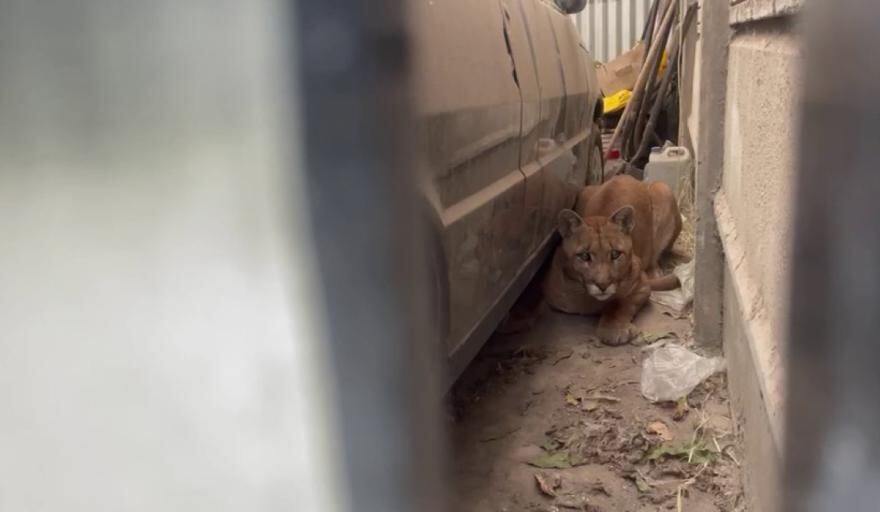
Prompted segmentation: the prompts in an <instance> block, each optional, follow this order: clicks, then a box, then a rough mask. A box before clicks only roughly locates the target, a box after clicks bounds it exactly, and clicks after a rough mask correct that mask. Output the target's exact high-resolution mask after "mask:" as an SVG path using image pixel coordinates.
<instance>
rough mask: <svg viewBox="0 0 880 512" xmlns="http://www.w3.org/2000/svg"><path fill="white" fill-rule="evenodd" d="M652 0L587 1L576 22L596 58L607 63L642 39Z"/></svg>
mask: <svg viewBox="0 0 880 512" xmlns="http://www.w3.org/2000/svg"><path fill="white" fill-rule="evenodd" d="M650 8H651V0H587V6H586V7H585V8H584V10H583V11H582V12H581V13H580V14H578V15H577V17H576V19H575V23H576V24H577V26H578V28H579V29H580V31H581V38H583V41H584V44H585V45H586V47H587V49H588V50H590V53H592V54H593V57H594V58H595V59H596V60H598V61H602V62H607V61H609V60H611V59H613V58H614V57H617V56H618V55H620V54H621V53H623V52H625V51H626V50H628V49H630V48H631V47H632V45H634V44H635V43H636V41H638V40H639V39H640V38H641V37H642V28H644V26H645V18H646V17H647V16H648V10H649V9H650Z"/></svg>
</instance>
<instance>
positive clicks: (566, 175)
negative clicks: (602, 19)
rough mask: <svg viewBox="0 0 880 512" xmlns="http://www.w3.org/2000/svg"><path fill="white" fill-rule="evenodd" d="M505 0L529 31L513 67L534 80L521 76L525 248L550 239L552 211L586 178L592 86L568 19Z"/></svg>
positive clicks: (527, 1)
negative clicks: (529, 75)
mask: <svg viewBox="0 0 880 512" xmlns="http://www.w3.org/2000/svg"><path fill="white" fill-rule="evenodd" d="M508 1H510V2H513V3H515V4H516V8H517V14H518V17H519V21H518V22H517V23H516V25H517V26H519V25H521V26H522V27H523V30H524V31H525V33H526V34H527V38H526V40H525V43H526V44H527V45H528V46H527V48H525V49H524V50H520V49H515V51H514V55H515V56H517V57H519V58H520V59H519V60H521V61H522V65H518V66H517V69H519V70H524V69H525V68H527V67H528V68H530V70H531V71H532V73H533V75H534V80H533V81H534V84H535V86H534V88H532V87H531V82H522V84H523V85H526V87H523V88H522V95H523V123H522V131H523V145H522V149H521V168H522V170H523V173H524V176H525V179H526V211H527V214H526V216H527V220H528V236H529V249H530V251H535V250H537V249H538V248H540V247H541V246H542V245H543V244H545V243H547V242H548V239H549V237H550V236H552V234H553V231H554V229H555V225H556V215H557V214H558V212H559V211H560V210H561V209H563V208H568V207H571V206H572V204H573V202H574V199H575V197H576V194H577V192H578V191H579V190H580V188H581V187H583V186H584V184H585V183H586V177H587V162H588V161H589V159H588V153H589V151H588V146H589V141H590V138H591V136H594V134H593V133H592V130H591V126H592V122H591V114H592V110H593V109H592V103H594V102H595V99H593V98H591V92H592V94H593V95H595V91H591V87H590V83H589V79H588V76H587V74H588V69H587V68H586V63H585V59H584V54H582V53H580V49H579V48H578V42H579V39H580V38H579V36H578V34H577V29H576V27H575V26H574V24H573V23H572V22H571V20H570V19H568V18H567V16H565V15H564V14H562V13H561V12H560V11H559V10H558V9H556V8H555V7H554V6H552V5H550V4H549V3H546V2H542V1H540V0H508ZM514 40H515V41H516V39H514Z"/></svg>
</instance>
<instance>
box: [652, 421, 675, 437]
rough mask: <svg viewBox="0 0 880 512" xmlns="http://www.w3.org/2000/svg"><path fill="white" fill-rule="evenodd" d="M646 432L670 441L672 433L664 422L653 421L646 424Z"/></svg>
mask: <svg viewBox="0 0 880 512" xmlns="http://www.w3.org/2000/svg"><path fill="white" fill-rule="evenodd" d="M648 432H650V433H652V434H657V435H658V436H659V437H660V439H662V440H664V441H672V439H673V437H674V436H673V435H672V432H671V431H670V430H669V427H668V426H667V425H666V423H663V422H662V421H655V422H652V423H651V424H649V425H648Z"/></svg>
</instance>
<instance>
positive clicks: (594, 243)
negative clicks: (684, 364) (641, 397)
mask: <svg viewBox="0 0 880 512" xmlns="http://www.w3.org/2000/svg"><path fill="white" fill-rule="evenodd" d="M576 210H577V211H576V212H574V211H571V210H565V211H563V212H562V213H560V219H559V231H560V234H561V235H562V237H563V238H562V243H561V244H560V246H559V247H558V248H557V250H556V253H555V254H554V256H553V260H552V262H551V266H550V269H549V271H548V273H547V276H546V279H545V280H544V285H543V291H544V297H545V300H546V301H547V303H549V304H550V306H552V307H553V308H555V309H558V310H560V311H564V312H567V313H576V314H582V315H594V314H600V315H601V317H600V319H599V330H598V334H599V337H600V339H601V340H602V341H603V342H604V343H607V344H609V345H619V344H623V343H627V342H628V341H630V340H631V339H632V338H633V337H635V336H636V335H637V334H638V329H637V328H636V327H635V326H634V325H633V324H632V321H633V318H635V315H636V313H638V312H639V310H641V308H642V307H643V306H644V305H645V303H646V302H647V301H648V298H649V297H650V295H651V289H652V288H654V289H659V288H661V287H666V288H668V287H669V286H670V279H669V278H662V277H659V278H658V276H659V272H658V270H659V268H658V262H659V260H660V255H661V254H662V253H663V252H664V251H666V250H668V249H670V248H671V247H672V245H673V243H675V239H676V238H677V237H678V234H679V232H680V231H681V215H680V214H679V211H678V205H677V204H676V202H675V196H674V195H673V193H672V191H671V190H670V189H669V187H668V186H666V185H665V184H664V183H659V182H658V183H643V182H640V181H638V180H636V179H635V178H632V177H630V176H625V175H624V176H616V177H614V178H612V179H611V180H609V181H608V182H606V183H605V184H603V185H601V186H590V187H587V188H585V189H584V190H583V192H581V194H580V197H579V199H578V204H577V206H576ZM649 276H650V279H649ZM652 284H654V286H652Z"/></svg>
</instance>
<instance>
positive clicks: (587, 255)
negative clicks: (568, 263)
mask: <svg viewBox="0 0 880 512" xmlns="http://www.w3.org/2000/svg"><path fill="white" fill-rule="evenodd" d="M578 258H580V259H582V260H584V261H586V262H588V263H589V261H590V260H591V259H592V257H591V256H590V253H589V252H587V251H583V252H579V253H578Z"/></svg>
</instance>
